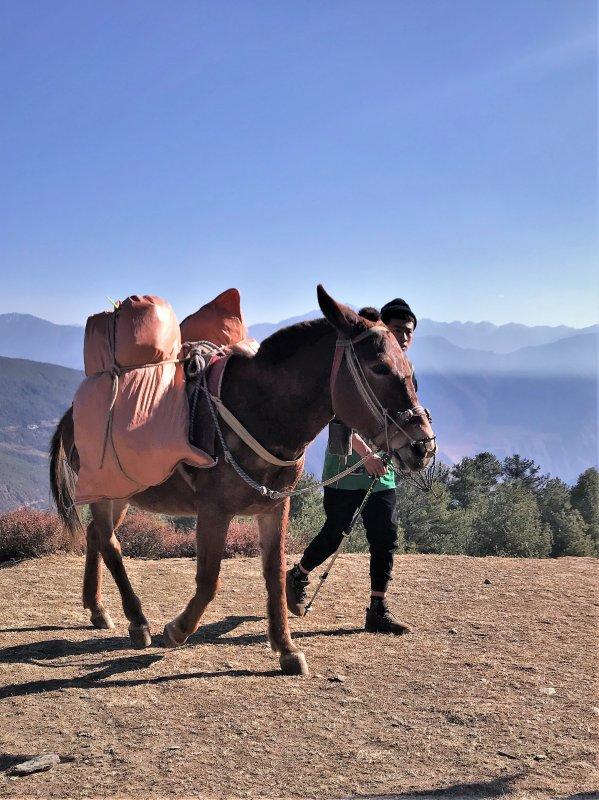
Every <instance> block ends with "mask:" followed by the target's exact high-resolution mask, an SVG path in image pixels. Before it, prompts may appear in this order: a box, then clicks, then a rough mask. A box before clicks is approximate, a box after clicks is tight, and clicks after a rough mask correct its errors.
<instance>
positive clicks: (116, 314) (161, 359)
mask: <svg viewBox="0 0 599 800" xmlns="http://www.w3.org/2000/svg"><path fill="white" fill-rule="evenodd" d="M180 350H181V334H180V329H179V323H178V322H177V319H176V317H175V314H174V312H173V310H172V308H171V306H170V304H169V303H167V302H166V301H165V300H162V299H161V298H159V297H153V296H147V295H146V296H143V297H139V296H137V295H133V296H132V297H128V298H127V299H126V300H125V301H124V302H122V303H120V304H119V305H118V307H117V308H115V310H114V311H111V312H104V313H101V314H96V315H94V316H93V317H90V318H89V319H88V321H87V325H86V328H85V345H84V361H85V374H86V376H87V377H86V379H85V380H84V381H83V383H82V384H81V386H80V387H79V389H78V390H77V393H76V395H75V398H74V400H73V422H74V427H75V446H76V448H77V452H78V453H79V464H80V466H79V475H78V479H77V486H76V495H75V500H76V502H77V503H90V502H95V501H97V500H102V499H109V500H114V499H122V498H127V497H131V495H133V494H136V493H137V492H139V491H141V490H142V489H145V488H147V487H148V486H155V485H156V484H158V483H162V481H163V480H165V479H166V478H167V477H168V476H169V475H170V473H171V472H172V471H173V469H174V468H175V467H176V466H177V464H178V463H179V462H181V461H185V462H186V463H188V464H190V465H192V466H196V467H211V466H213V465H214V460H213V459H212V458H211V457H210V456H209V455H208V454H206V453H203V452H202V451H200V450H197V449H195V448H193V447H192V446H191V445H190V444H189V442H188V428H189V411H188V403H187V396H186V393H185V375H184V373H183V367H182V365H181V364H180V363H179V361H178V358H179V353H180Z"/></svg>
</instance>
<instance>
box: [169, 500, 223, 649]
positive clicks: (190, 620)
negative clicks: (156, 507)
mask: <svg viewBox="0 0 599 800" xmlns="http://www.w3.org/2000/svg"><path fill="white" fill-rule="evenodd" d="M230 522H231V517H229V516H227V517H223V516H222V515H217V514H212V515H210V516H209V515H208V513H206V512H203V513H202V522H201V523H200V519H199V517H198V521H197V527H196V541H197V548H198V554H197V561H196V590H195V594H194V596H193V597H192V598H191V600H190V601H189V603H188V604H187V605H186V607H185V609H184V610H183V611H182V612H181V613H180V614H178V615H177V616H176V617H175V619H174V620H173V621H172V622H169V623H167V624H166V625H165V626H164V645H165V647H176V646H177V645H180V644H183V643H184V642H185V640H186V639H187V637H188V636H191V634H192V633H195V631H196V630H197V629H198V627H199V624H200V618H201V616H202V614H203V613H204V611H205V609H206V606H207V605H208V603H209V602H210V601H211V600H212V598H213V597H214V595H215V594H216V590H217V589H218V574H219V572H220V563H221V561H222V557H223V551H224V548H225V540H226V538H227V530H228V529H229V523H230Z"/></svg>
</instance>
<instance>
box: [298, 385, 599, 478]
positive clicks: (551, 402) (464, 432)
mask: <svg viewBox="0 0 599 800" xmlns="http://www.w3.org/2000/svg"><path fill="white" fill-rule="evenodd" d="M418 384H419V387H418V395H419V398H420V400H421V402H422V403H423V404H424V405H425V406H427V407H428V408H429V409H430V410H431V413H432V416H433V428H434V430H435V434H436V435H437V444H438V447H439V458H440V460H442V461H443V462H445V463H447V464H453V463H456V462H458V461H460V460H461V459H462V458H463V457H464V456H472V455H474V454H475V453H479V452H481V451H483V450H489V451H490V452H492V453H495V455H496V456H497V457H498V458H504V457H505V456H508V455H512V454H513V453H519V454H520V455H522V456H525V457H526V458H533V459H534V460H535V461H536V462H537V463H538V464H540V465H541V468H542V470H543V471H544V472H548V473H550V474H551V475H552V476H554V477H559V478H561V479H562V480H565V481H567V482H568V483H573V482H575V481H576V479H577V477H578V475H580V473H581V472H583V471H584V470H585V469H587V468H588V467H590V466H594V465H596V464H597V382H596V379H595V378H594V377H578V376H567V377H562V376H551V377H546V376H526V375H522V374H520V375H518V374H512V375H505V376H500V375H496V374H495V375H492V374H486V375H475V374H469V375H465V374H463V375H456V374H455V373H453V374H452V373H449V374H442V373H440V372H426V371H421V372H419V373H418ZM325 447H326V431H324V432H323V433H322V434H321V435H320V436H319V437H318V438H317V439H316V440H315V441H314V442H313V443H312V444H311V445H310V447H309V449H308V453H307V456H306V468H307V470H308V471H309V472H312V473H313V474H315V475H317V476H319V475H320V472H321V470H322V463H323V457H324V450H325Z"/></svg>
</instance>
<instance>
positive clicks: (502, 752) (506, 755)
mask: <svg viewBox="0 0 599 800" xmlns="http://www.w3.org/2000/svg"><path fill="white" fill-rule="evenodd" d="M497 755H498V756H503V757H504V758H513V759H517V758H518V756H516V755H514V754H513V753H508V752H507V750H498V751H497Z"/></svg>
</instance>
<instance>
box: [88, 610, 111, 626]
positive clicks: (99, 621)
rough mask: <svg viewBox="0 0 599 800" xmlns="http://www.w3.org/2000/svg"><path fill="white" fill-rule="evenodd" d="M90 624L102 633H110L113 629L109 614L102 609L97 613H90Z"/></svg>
mask: <svg viewBox="0 0 599 800" xmlns="http://www.w3.org/2000/svg"><path fill="white" fill-rule="evenodd" d="M91 623H92V625H93V626H94V628H100V630H104V631H111V630H112V629H113V628H114V622H113V621H112V619H111V617H110V614H109V613H108V611H106V610H104V609H100V610H99V611H94V612H93V613H92V615H91Z"/></svg>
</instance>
